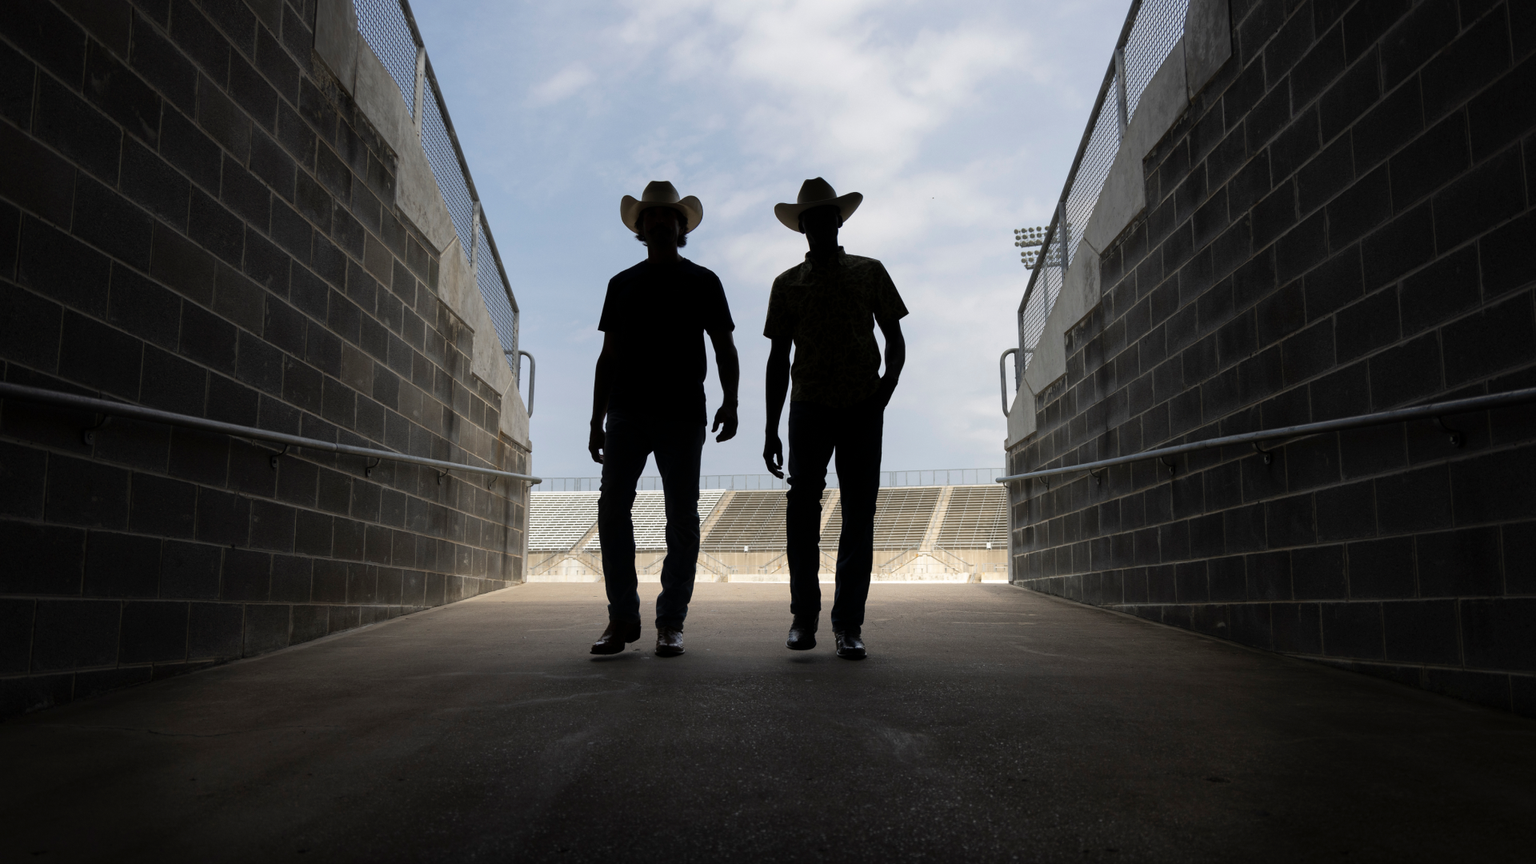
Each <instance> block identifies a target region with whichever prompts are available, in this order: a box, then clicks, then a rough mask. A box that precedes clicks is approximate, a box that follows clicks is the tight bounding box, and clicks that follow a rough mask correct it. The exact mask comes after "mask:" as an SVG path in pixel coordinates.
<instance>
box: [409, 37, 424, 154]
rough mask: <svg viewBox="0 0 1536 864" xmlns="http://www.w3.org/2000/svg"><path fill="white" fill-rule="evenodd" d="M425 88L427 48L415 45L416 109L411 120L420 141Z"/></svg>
mask: <svg viewBox="0 0 1536 864" xmlns="http://www.w3.org/2000/svg"><path fill="white" fill-rule="evenodd" d="M426 89H427V49H426V47H425V46H422V45H417V46H416V111H415V112H414V116H412V117H411V121H412V122H413V123H415V124H416V140H417V141H418V142H419V141H421V117H422V115H423V114H424V113H426V112H424V111H422V110H421V107H422V103H421V100H422V98H423V97H425V96H426Z"/></svg>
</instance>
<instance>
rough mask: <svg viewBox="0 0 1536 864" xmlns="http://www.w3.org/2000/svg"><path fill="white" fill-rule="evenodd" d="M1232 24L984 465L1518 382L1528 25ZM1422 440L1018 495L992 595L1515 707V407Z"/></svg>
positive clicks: (1533, 226) (1532, 319)
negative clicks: (1043, 368)
mask: <svg viewBox="0 0 1536 864" xmlns="http://www.w3.org/2000/svg"><path fill="white" fill-rule="evenodd" d="M1229 11H1230V21H1231V43H1232V54H1231V57H1230V58H1229V59H1228V60H1227V62H1226V63H1225V65H1223V66H1222V67H1221V69H1220V70H1219V71H1218V72H1217V73H1216V74H1215V76H1214V77H1213V78H1212V79H1211V80H1210V81H1209V83H1207V84H1206V85H1205V87H1204V88H1203V89H1202V90H1201V91H1200V92H1199V93H1198V94H1196V95H1195V96H1194V97H1193V99H1192V100H1191V102H1190V104H1189V107H1188V109H1187V110H1186V111H1185V112H1184V113H1183V115H1182V116H1181V117H1179V119H1178V120H1177V121H1176V122H1174V123H1173V125H1172V127H1171V128H1170V129H1169V130H1168V132H1167V133H1166V134H1165V135H1164V136H1163V137H1162V138H1161V140H1160V141H1159V142H1158V143H1157V144H1156V145H1155V146H1153V147H1152V148H1151V150H1150V152H1148V153H1147V155H1146V158H1145V159H1144V161H1143V165H1142V168H1143V172H1142V173H1143V178H1144V182H1145V186H1144V191H1145V198H1146V206H1145V208H1144V210H1143V211H1142V212H1141V215H1140V216H1139V217H1137V218H1136V219H1134V220H1133V221H1132V222H1131V223H1130V225H1129V226H1128V227H1126V228H1125V230H1124V231H1123V232H1121V234H1120V235H1119V237H1118V238H1117V239H1116V241H1115V242H1114V243H1113V244H1112V245H1110V246H1109V247H1108V248H1107V249H1106V250H1105V252H1104V253H1103V255H1102V257H1101V259H1100V261H1099V271H1100V275H1099V278H1100V292H1101V296H1100V299H1099V300H1098V302H1097V303H1096V305H1094V306H1093V308H1092V309H1090V310H1089V311H1088V313H1087V314H1086V316H1084V317H1083V318H1082V319H1081V320H1079V321H1077V322H1075V323H1074V324H1072V325H1071V326H1070V327H1068V328H1067V329H1066V330H1065V332H1064V333H1062V334H1060V335H1058V336H1057V337H1056V338H1060V339H1062V340H1063V342H1064V348H1065V354H1066V358H1067V359H1066V369H1065V374H1063V375H1062V376H1061V377H1060V378H1058V379H1057V380H1055V381H1054V382H1052V383H1050V385H1049V386H1047V387H1044V388H1042V389H1041V390H1040V391H1039V392H1038V393H1037V394H1036V395H1035V397H1034V400H1033V402H1034V404H1033V406H1032V407H1033V409H1034V412H1035V417H1034V421H1035V427H1036V428H1035V431H1034V433H1033V434H1031V435H1028V437H1025V438H1023V439H1022V440H1018V441H1015V442H1011V445H1010V449H1009V469H1010V472H1011V473H1016V472H1023V471H1028V470H1031V469H1035V468H1045V467H1056V466H1060V465H1068V464H1073V463H1076V462H1086V461H1091V460H1094V459H1101V458H1109V457H1112V456H1118V455H1125V454H1132V453H1136V452H1139V451H1143V450H1147V449H1151V448H1154V447H1157V446H1164V445H1169V444H1175V443H1182V442H1185V441H1193V440H1198V439H1201V438H1210V437H1215V436H1218V435H1226V434H1234V433H1238V432H1244V431H1250V430H1258V429H1265V428H1275V427H1281V426H1288V425H1292V424H1298V423H1306V422H1310V421H1316V420H1324V419H1329V418H1334V417H1343V416H1349V415H1355V414H1363V413H1368V412H1372V411H1380V410H1384V409H1388V408H1392V407H1396V406H1405V405H1411V404H1417V403H1423V402H1428V401H1439V400H1444V399H1450V398H1457V397H1462V396H1469V395H1474V394H1483V393H1495V392H1501V391H1507V390H1514V389H1519V388H1525V387H1531V386H1536V283H1533V280H1536V252H1533V250H1536V212H1533V204H1536V99H1532V97H1531V94H1533V93H1536V6H1533V5H1532V4H1529V3H1518V2H1459V3H1458V2H1454V0H1421V2H1416V3H1415V2H1408V0H1397V2H1394V0H1360V2H1353V3H1351V2H1346V0H1306V2H1295V0H1264V2H1256V0H1232V2H1231V4H1230V7H1229ZM1049 335H1050V334H1048V336H1049ZM1443 421H1444V424H1445V426H1446V427H1449V428H1451V429H1455V430H1459V431H1460V433H1461V438H1462V443H1461V446H1455V445H1454V444H1453V443H1451V441H1450V440H1449V435H1448V433H1447V432H1446V431H1445V429H1442V428H1441V427H1440V426H1439V425H1437V424H1436V423H1434V422H1415V423H1409V424H1396V425H1390V426H1383V427H1377V428H1372V429H1364V430H1358V431H1352V432H1345V433H1339V434H1327V435H1317V436H1313V437H1310V438H1305V439H1300V440H1296V441H1292V442H1290V443H1289V444H1286V445H1284V446H1276V447H1274V448H1273V452H1272V458H1271V461H1269V462H1266V461H1265V460H1264V458H1263V457H1262V456H1261V455H1259V454H1257V453H1255V452H1254V451H1253V450H1252V449H1251V448H1247V449H1245V448H1228V449H1225V450H1211V451H1203V452H1199V453H1195V454H1190V455H1188V456H1187V457H1179V458H1178V459H1176V460H1174V464H1173V466H1172V472H1170V470H1169V468H1168V467H1166V466H1164V465H1162V464H1159V463H1158V462H1156V461H1153V462H1138V463H1135V464H1133V465H1130V466H1121V467H1119V468H1113V469H1109V470H1108V471H1107V473H1106V474H1105V475H1104V476H1103V478H1102V482H1099V481H1098V480H1096V479H1095V478H1093V477H1089V476H1075V475H1066V476H1063V477H1058V478H1052V482H1050V483H1045V482H1041V481H1031V482H1028V483H1024V484H1021V486H1022V488H1021V489H1019V490H1017V492H1016V498H1015V503H1014V507H1013V514H1012V516H1013V527H1014V532H1015V533H1014V544H1013V551H1014V555H1015V557H1014V564H1013V568H1014V579H1015V581H1016V582H1018V584H1021V585H1023V586H1025V587H1029V588H1032V589H1035V590H1039V591H1044V592H1048V593H1051V594H1055V595H1059V596H1063V597H1067V598H1070V599H1073V600H1077V601H1079V602H1084V603H1091V604H1095V605H1102V606H1107V607H1110V608H1114V609H1117V610H1120V611H1124V612H1128V613H1131V614H1134V615H1138V616H1143V617H1146V618H1149V619H1151V620H1155V621H1160V622H1163V623H1166V624H1172V625H1175V626H1179V627H1185V628H1190V629H1194V630H1197V631H1200V632H1202V633H1206V634H1210V635H1213V636H1219V637H1222V638H1226V639H1231V640H1235V641H1238V642H1241V643H1244V644H1248V645H1253V646H1257V647H1261V648H1266V649H1271V650H1275V651H1280V652H1285V653H1288V654H1294V655H1297V656H1302V657H1308V658H1312V659H1315V660H1319V661H1323V662H1328V663H1332V664H1336V665H1339V666H1343V667H1347V668H1350V669H1354V670H1358V671H1361V672H1366V673H1369V674H1373V675H1379V676H1383V677H1387V678H1390V679H1393V680H1396V681H1401V682H1405V683H1409V684H1413V685H1417V686H1421V687H1425V688H1428V689H1431V690H1435V691H1438V692H1442V693H1448V694H1451V695H1454V696H1458V697H1461V698H1465V699H1469V700H1472V701H1476V702H1480V703H1483V704H1487V705H1493V706H1498V707H1501V708H1505V709H1511V710H1514V711H1517V712H1520V713H1523V714H1527V715H1536V406H1529V405H1528V406H1523V407H1516V408H1508V409H1501V410H1495V411H1483V412H1477V413H1473V414H1468V415H1463V416H1455V417H1446V418H1443Z"/></svg>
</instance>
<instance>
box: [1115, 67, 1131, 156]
mask: <svg viewBox="0 0 1536 864" xmlns="http://www.w3.org/2000/svg"><path fill="white" fill-rule="evenodd" d="M1115 104H1116V106H1117V107H1118V108H1119V109H1120V114H1119V119H1120V140H1121V141H1124V140H1125V129H1126V127H1127V126H1130V125H1131V115H1130V112H1129V111H1127V110H1126V107H1125V105H1126V102H1125V48H1124V47H1123V46H1121V47H1117V48H1116V49H1115Z"/></svg>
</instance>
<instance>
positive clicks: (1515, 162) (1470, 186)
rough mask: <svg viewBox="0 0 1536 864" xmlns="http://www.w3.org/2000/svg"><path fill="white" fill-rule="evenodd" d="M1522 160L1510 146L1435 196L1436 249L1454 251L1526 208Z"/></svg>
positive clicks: (1518, 150) (1517, 149) (1517, 150)
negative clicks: (1522, 185) (1522, 186)
mask: <svg viewBox="0 0 1536 864" xmlns="http://www.w3.org/2000/svg"><path fill="white" fill-rule="evenodd" d="M1520 157H1521V154H1520V149H1519V148H1517V147H1510V148H1508V149H1507V150H1505V151H1504V152H1503V153H1500V154H1498V155H1496V156H1494V157H1492V158H1490V159H1489V160H1488V161H1486V162H1484V163H1483V164H1482V165H1480V166H1478V167H1476V168H1473V169H1472V170H1471V171H1470V172H1468V173H1466V174H1464V175H1462V176H1461V177H1459V178H1457V179H1456V180H1455V181H1454V182H1452V183H1451V184H1450V185H1449V186H1446V187H1445V188H1444V189H1442V190H1441V191H1439V192H1437V193H1436V194H1435V197H1434V212H1435V243H1436V244H1437V248H1440V249H1451V248H1454V247H1455V246H1458V245H1460V244H1461V243H1463V242H1465V241H1466V240H1470V239H1472V238H1473V237H1476V236H1477V235H1478V234H1481V233H1483V232H1484V231H1486V230H1488V229H1489V228H1491V227H1493V226H1495V225H1497V224H1499V223H1500V222H1503V221H1504V220H1506V219H1509V218H1510V217H1512V216H1514V215H1516V214H1518V213H1519V212H1520V211H1521V210H1523V209H1525V190H1524V189H1522V188H1521V180H1522V168H1521V161H1520Z"/></svg>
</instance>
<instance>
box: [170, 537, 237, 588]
mask: <svg viewBox="0 0 1536 864" xmlns="http://www.w3.org/2000/svg"><path fill="white" fill-rule="evenodd" d="M222 561H223V555H222V551H221V550H220V548H219V547H217V546H209V545H206V544H202V543H182V542H178V541H175V540H167V541H165V542H164V543H163V544H162V547H161V550H160V580H159V583H160V591H159V596H160V597H162V598H183V599H192V600H211V599H214V598H216V597H218V596H219V573H220V570H221V566H222Z"/></svg>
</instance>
